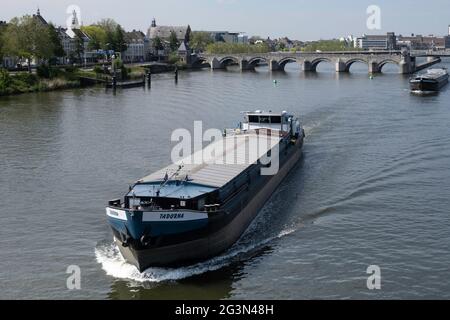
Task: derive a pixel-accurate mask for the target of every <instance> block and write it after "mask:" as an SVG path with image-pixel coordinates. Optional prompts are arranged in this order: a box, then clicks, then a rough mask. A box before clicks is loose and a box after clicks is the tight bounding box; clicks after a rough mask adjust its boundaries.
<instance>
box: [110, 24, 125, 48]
mask: <svg viewBox="0 0 450 320" xmlns="http://www.w3.org/2000/svg"><path fill="white" fill-rule="evenodd" d="M113 39H114V47H113V50H114V51H116V52H124V51H126V50H127V47H128V46H127V43H126V42H125V31H124V30H123V29H122V27H121V26H120V25H119V24H118V25H116V28H115V30H114V36H113Z"/></svg>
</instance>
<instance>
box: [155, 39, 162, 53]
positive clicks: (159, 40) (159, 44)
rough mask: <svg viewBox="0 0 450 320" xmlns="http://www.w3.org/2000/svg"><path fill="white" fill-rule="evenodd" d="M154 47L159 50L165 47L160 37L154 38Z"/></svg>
mask: <svg viewBox="0 0 450 320" xmlns="http://www.w3.org/2000/svg"><path fill="white" fill-rule="evenodd" d="M153 48H154V49H155V50H156V51H158V50H162V49H163V45H162V41H161V38H160V37H156V38H155V39H153Z"/></svg>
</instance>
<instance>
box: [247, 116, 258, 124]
mask: <svg viewBox="0 0 450 320" xmlns="http://www.w3.org/2000/svg"><path fill="white" fill-rule="evenodd" d="M248 122H254V123H255V122H256V123H258V122H259V117H258V116H248Z"/></svg>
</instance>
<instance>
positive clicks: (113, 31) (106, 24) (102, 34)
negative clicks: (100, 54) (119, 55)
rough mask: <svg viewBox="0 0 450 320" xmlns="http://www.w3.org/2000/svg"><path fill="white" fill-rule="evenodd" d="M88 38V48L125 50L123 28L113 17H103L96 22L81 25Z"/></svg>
mask: <svg viewBox="0 0 450 320" xmlns="http://www.w3.org/2000/svg"><path fill="white" fill-rule="evenodd" d="M81 30H82V31H83V32H84V33H86V34H87V35H88V36H89V38H90V41H89V44H88V48H89V49H90V50H100V49H102V50H113V51H114V52H124V51H126V50H127V44H126V41H125V30H124V29H123V28H122V27H121V26H120V24H118V23H117V22H115V21H114V20H113V19H103V20H101V21H99V22H97V23H96V24H93V25H90V26H86V27H81Z"/></svg>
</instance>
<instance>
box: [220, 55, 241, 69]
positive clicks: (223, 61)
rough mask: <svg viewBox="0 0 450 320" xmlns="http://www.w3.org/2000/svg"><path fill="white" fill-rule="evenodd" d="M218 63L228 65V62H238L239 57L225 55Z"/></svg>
mask: <svg viewBox="0 0 450 320" xmlns="http://www.w3.org/2000/svg"><path fill="white" fill-rule="evenodd" d="M219 63H220V64H221V65H222V66H224V67H226V66H227V65H229V64H230V63H236V64H239V59H238V58H236V57H233V56H227V57H223V58H222V59H220V60H219Z"/></svg>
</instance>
